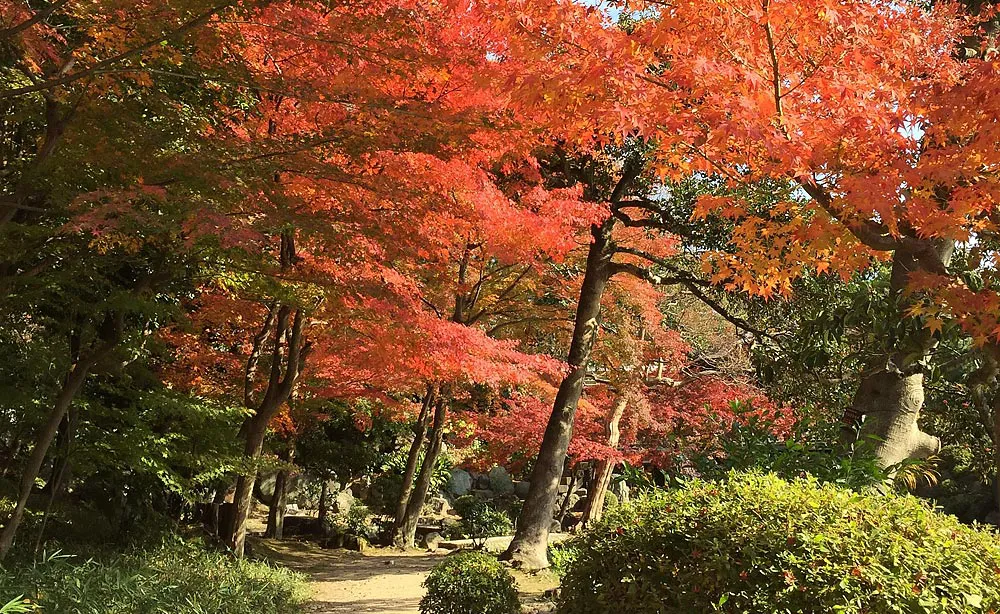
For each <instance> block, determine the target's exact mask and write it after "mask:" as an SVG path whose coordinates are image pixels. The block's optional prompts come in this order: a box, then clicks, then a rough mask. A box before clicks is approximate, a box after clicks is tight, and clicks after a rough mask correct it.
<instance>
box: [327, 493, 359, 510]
mask: <svg viewBox="0 0 1000 614" xmlns="http://www.w3.org/2000/svg"><path fill="white" fill-rule="evenodd" d="M332 499H333V501H332V503H331V505H330V509H332V510H333V512H334V513H335V514H346V513H347V512H349V511H351V507H352V506H353V505H354V495H353V494H351V491H349V490H341V491H340V492H338V493H337V494H335V495H334V496H333V498H332Z"/></svg>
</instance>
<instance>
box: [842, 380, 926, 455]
mask: <svg viewBox="0 0 1000 614" xmlns="http://www.w3.org/2000/svg"><path fill="white" fill-rule="evenodd" d="M855 403H856V406H861V407H863V408H864V414H865V420H864V422H862V424H861V429H860V433H859V438H860V439H861V440H862V441H865V442H870V443H869V444H868V445H870V446H871V447H870V448H868V450H870V451H871V452H872V453H873V454H874V455H875V457H876V458H877V459H878V462H879V464H880V465H881V466H883V467H890V466H892V465H896V464H898V463H901V462H903V461H905V460H907V459H911V458H926V457H928V456H931V455H933V454H937V453H938V451H940V449H941V442H940V440H938V438H937V437H932V436H931V435H928V434H927V433H924V432H923V431H921V430H920V427H919V426H918V425H917V419H918V418H919V417H920V408H921V407H922V406H923V403H924V376H923V373H914V374H912V375H902V374H899V373H893V372H889V371H879V372H876V373H873V374H871V375H869V376H868V377H866V378H865V379H864V380H863V381H862V383H861V386H860V387H859V389H858V394H857V398H856V400H855Z"/></svg>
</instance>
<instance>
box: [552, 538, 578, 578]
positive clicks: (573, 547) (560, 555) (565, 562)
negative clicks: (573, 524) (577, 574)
mask: <svg viewBox="0 0 1000 614" xmlns="http://www.w3.org/2000/svg"><path fill="white" fill-rule="evenodd" d="M548 554H549V569H551V570H552V573H554V574H556V575H557V576H559V577H560V578H562V577H563V576H565V575H566V572H567V571H569V568H570V565H572V564H573V562H574V561H575V560H576V559H577V556H579V554H580V545H579V544H578V543H577V541H576V540H575V539H567V540H566V541H561V542H556V543H554V544H549V550H548Z"/></svg>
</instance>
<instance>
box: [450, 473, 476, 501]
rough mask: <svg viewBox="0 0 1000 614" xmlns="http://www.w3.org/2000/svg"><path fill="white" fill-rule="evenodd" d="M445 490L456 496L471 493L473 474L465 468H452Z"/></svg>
mask: <svg viewBox="0 0 1000 614" xmlns="http://www.w3.org/2000/svg"><path fill="white" fill-rule="evenodd" d="M445 490H446V491H448V493H449V494H451V495H452V496H454V497H461V496H463V495H467V494H469V491H470V490H472V476H471V475H470V474H469V472H468V471H466V470H465V469H452V471H451V477H450V478H448V484H447V486H445Z"/></svg>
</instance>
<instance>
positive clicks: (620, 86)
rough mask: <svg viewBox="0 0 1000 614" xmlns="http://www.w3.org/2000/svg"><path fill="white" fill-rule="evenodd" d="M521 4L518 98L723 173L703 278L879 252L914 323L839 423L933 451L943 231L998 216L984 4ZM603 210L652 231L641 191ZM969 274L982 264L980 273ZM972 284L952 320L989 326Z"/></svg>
mask: <svg viewBox="0 0 1000 614" xmlns="http://www.w3.org/2000/svg"><path fill="white" fill-rule="evenodd" d="M517 6H518V8H519V9H520V10H522V11H524V12H527V13H529V15H527V16H526V15H524V14H523V13H521V14H519V15H518V16H517V17H512V18H511V19H510V21H511V23H512V29H515V30H529V31H530V32H531V33H532V34H533V36H531V37H524V38H521V39H519V41H520V43H521V44H520V45H519V46H517V47H513V46H512V49H511V53H512V55H517V56H518V57H519V58H526V59H527V61H529V62H530V61H531V60H533V59H534V60H537V61H539V62H543V61H544V62H545V63H546V65H547V66H548V68H549V70H548V72H547V73H546V76H545V78H536V77H534V76H533V73H531V72H530V71H529V72H528V73H527V76H525V77H524V79H521V80H519V81H518V82H517V83H516V86H517V87H518V88H519V90H518V91H519V92H520V95H521V100H522V101H523V102H524V103H525V104H532V105H540V106H542V107H544V109H545V112H547V113H549V114H550V117H552V118H559V119H558V121H560V122H563V121H564V122H568V124H569V125H570V126H571V127H575V128H576V129H577V130H578V135H577V136H578V138H579V140H580V141H583V142H591V141H592V139H593V135H594V134H595V133H596V134H598V135H600V136H599V138H601V139H603V140H605V141H607V140H612V141H613V140H615V139H616V138H617V139H621V138H623V135H634V134H639V135H642V136H643V137H645V138H647V139H649V140H650V141H651V142H654V143H656V148H655V150H654V151H653V152H652V153H651V154H650V160H651V162H650V163H651V165H652V166H653V167H654V168H655V170H656V172H657V173H659V174H661V175H663V176H668V177H681V176H683V175H686V174H689V173H692V172H694V173H705V174H710V175H714V176H717V177H719V178H721V180H722V181H724V182H725V183H726V184H727V185H728V186H729V187H730V189H731V190H730V193H728V194H711V195H706V196H705V197H703V198H702V199H701V201H700V206H699V207H698V208H697V209H696V211H695V213H696V216H697V217H699V218H701V219H706V218H707V217H708V216H715V217H719V218H722V219H724V220H727V221H728V223H729V224H731V225H732V227H733V231H732V239H731V243H732V245H733V246H734V247H735V248H736V249H734V250H725V251H716V252H712V253H708V254H706V255H705V258H704V266H705V272H706V273H707V274H709V275H710V276H711V279H712V280H713V281H714V282H716V283H720V284H725V285H726V286H727V287H728V288H731V289H733V290H741V291H745V292H749V293H752V294H758V295H761V296H765V297H768V296H775V295H780V294H785V293H787V292H789V291H790V289H791V283H792V281H793V280H795V279H796V278H797V277H799V276H801V275H802V274H803V273H805V272H807V271H816V272H819V273H823V272H836V273H838V274H840V275H841V276H843V277H844V278H846V277H849V276H850V275H852V274H854V273H855V272H858V271H860V270H862V269H864V268H867V267H868V266H869V264H870V263H871V262H872V261H873V260H878V259H886V258H889V259H891V260H892V263H893V270H894V273H893V275H892V283H891V287H890V293H889V295H888V296H887V297H886V301H887V302H889V303H896V302H900V303H902V304H903V305H902V308H901V312H900V314H899V318H900V319H906V318H907V317H909V318H911V319H912V318H915V317H916V318H919V319H918V320H917V322H918V323H922V324H923V325H924V326H923V328H920V327H919V326H917V327H914V328H915V330H913V332H912V334H909V335H907V336H906V337H905V338H902V339H900V341H899V344H898V345H897V347H896V348H894V350H893V352H891V353H890V354H889V355H887V356H882V357H873V361H872V363H871V364H869V365H868V373H867V375H866V376H865V378H864V379H863V381H862V382H861V385H860V387H859V389H858V391H857V394H856V395H855V398H854V401H853V403H852V407H851V408H850V410H849V411H848V412H847V418H848V419H849V420H850V421H851V422H852V423H853V420H854V419H856V418H857V417H859V416H861V415H865V416H867V419H866V420H865V421H864V423H863V425H862V427H861V429H862V435H864V436H868V435H875V436H877V437H878V438H879V439H880V440H881V442H880V443H879V444H878V450H877V453H878V455H879V457H880V460H881V462H882V463H883V464H884V465H892V464H894V463H896V462H898V461H900V460H902V459H905V458H907V457H910V456H925V455H927V454H929V453H933V452H934V451H936V450H937V448H938V447H939V445H940V444H939V442H938V441H937V439H936V438H933V437H931V436H929V435H927V434H925V433H923V432H922V431H920V430H919V429H918V428H917V426H916V422H917V418H918V416H919V410H920V406H921V402H922V397H923V393H922V378H923V366H922V365H923V363H924V359H925V357H926V355H927V353H928V352H929V351H930V350H931V349H932V348H933V347H934V345H935V344H936V343H937V336H938V333H939V330H940V326H941V324H942V322H943V319H944V318H943V317H942V314H943V313H947V314H951V313H952V312H951V309H953V307H952V306H951V303H950V302H949V296H948V293H949V287H954V286H956V285H957V287H960V288H961V287H964V286H965V285H966V284H967V282H966V281H965V280H963V279H962V278H961V277H959V276H956V275H955V274H954V273H953V272H949V269H948V266H949V263H950V261H951V257H952V253H953V251H954V247H955V245H956V242H959V241H968V240H970V239H973V240H979V239H980V238H988V237H989V236H991V235H992V233H993V224H994V223H995V213H994V209H995V204H994V203H995V189H996V188H995V185H996V184H995V177H996V175H995V167H996V162H997V160H996V152H995V148H992V145H991V143H993V142H995V139H994V138H993V135H994V131H995V125H994V122H993V120H992V118H993V117H995V109H993V108H992V106H991V104H992V103H990V102H986V99H985V98H983V96H984V95H985V92H987V91H989V90H991V89H993V88H995V86H996V83H995V78H996V73H995V62H993V61H992V59H993V52H992V51H990V50H991V49H992V42H991V40H992V38H991V37H992V36H993V35H994V34H995V33H994V32H993V31H992V29H993V26H992V25H991V22H989V21H988V15H986V18H987V25H986V27H985V28H979V26H980V24H981V22H982V19H978V20H977V19H975V18H973V19H967V18H966V14H965V13H963V12H962V11H961V10H958V9H956V7H955V6H954V5H950V4H938V5H935V6H933V7H930V8H928V7H921V6H916V5H899V4H898V3H890V2H885V3H882V2H856V3H843V4H841V3H838V4H836V5H834V4H832V3H827V2H817V3H799V2H796V3H791V2H769V1H764V2H755V1H747V2H735V3H716V2H703V3H702V2H687V3H681V4H669V5H661V4H659V3H636V4H621V5H617V4H611V5H607V6H610V7H612V8H613V9H614V10H615V11H616V12H618V13H619V16H620V19H618V23H617V24H616V23H609V21H610V20H609V19H608V13H605V12H603V11H602V10H601V9H599V8H598V9H595V7H584V6H573V5H572V4H568V3H559V2H555V3H547V4H538V3H533V4H532V5H531V6H526V5H522V4H517ZM971 8H972V9H973V13H974V12H975V10H978V8H979V5H978V4H977V5H976V6H974V7H971ZM567 14H572V15H573V17H572V18H567V17H566V15H567ZM555 23H560V24H572V25H565V26H564V27H552V25H553V24H555ZM977 28H979V29H977ZM959 52H961V53H959ZM960 56H962V57H960ZM766 181H771V182H777V183H778V184H779V185H780V184H782V183H783V184H784V185H785V186H787V188H786V189H785V190H783V191H784V193H785V194H786V195H787V196H786V198H785V199H784V200H783V201H781V202H778V203H774V204H773V205H772V206H769V207H768V208H766V209H764V210H760V209H754V208H753V207H751V206H749V204H750V203H748V201H747V199H746V198H745V197H744V196H743V195H742V194H741V187H743V186H748V185H754V184H759V183H761V182H766ZM615 209H616V210H617V211H620V212H624V213H625V214H627V219H626V220H623V223H626V224H635V225H639V226H643V225H644V226H651V227H658V226H661V225H662V223H661V220H660V219H658V218H659V213H660V211H661V208H660V207H659V206H658V205H657V204H656V203H655V202H652V200H651V199H649V198H637V199H632V202H627V203H622V204H619V205H618V206H617V207H615ZM980 274H981V275H983V276H984V277H986V278H989V277H991V276H992V273H991V272H990V267H989V266H986V267H984V268H983V269H981V270H980ZM945 282H947V283H945ZM977 286H981V285H980V284H977ZM981 287H983V289H984V290H985V294H981V295H980V296H978V297H975V298H974V297H972V296H970V295H968V294H966V295H965V296H962V297H961V298H958V297H957V296H956V297H954V298H951V300H952V301H953V302H955V303H956V304H961V305H964V306H966V307H965V308H968V309H970V311H968V312H967V311H963V308H960V309H959V311H958V312H957V313H956V316H957V318H956V319H957V320H958V321H959V322H960V323H961V324H962V325H963V326H964V327H965V330H966V331H967V333H968V334H970V335H971V336H973V337H974V338H975V339H978V342H979V343H984V342H985V341H986V340H987V339H988V337H989V336H990V335H993V334H995V331H992V329H991V328H990V324H989V321H990V315H989V314H990V313H992V312H991V311H990V302H989V299H988V298H987V297H988V295H989V293H990V291H989V290H988V284H987V285H986V286H981ZM914 294H917V295H919V296H923V297H926V298H927V302H926V303H925V304H921V303H920V302H919V301H917V302H916V303H915V302H914V299H913V296H914ZM977 307H983V308H984V309H983V310H982V311H979V310H978V309H977ZM942 310H944V311H942ZM976 314H981V315H976Z"/></svg>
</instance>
